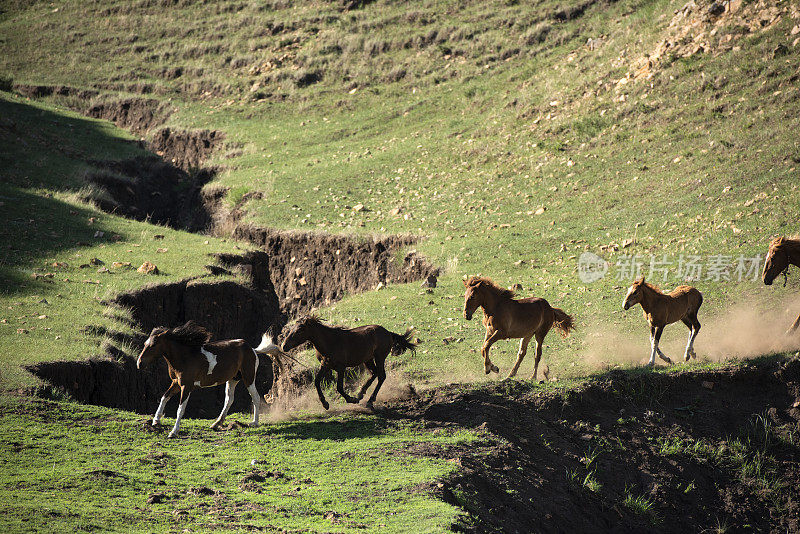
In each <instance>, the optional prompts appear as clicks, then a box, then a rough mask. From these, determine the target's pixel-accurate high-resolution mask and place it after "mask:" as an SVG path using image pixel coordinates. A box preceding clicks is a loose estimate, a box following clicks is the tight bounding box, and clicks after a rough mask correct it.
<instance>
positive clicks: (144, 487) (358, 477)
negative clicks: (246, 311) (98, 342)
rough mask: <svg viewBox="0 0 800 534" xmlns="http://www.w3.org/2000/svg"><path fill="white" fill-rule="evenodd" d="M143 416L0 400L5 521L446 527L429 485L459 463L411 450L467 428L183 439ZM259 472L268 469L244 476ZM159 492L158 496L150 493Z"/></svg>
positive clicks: (311, 426)
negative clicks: (149, 424) (147, 425)
mask: <svg viewBox="0 0 800 534" xmlns="http://www.w3.org/2000/svg"><path fill="white" fill-rule="evenodd" d="M144 422H145V418H144V417H142V416H136V415H131V414H126V413H124V412H119V411H114V410H109V409H104V408H97V407H89V406H82V405H78V404H73V403H69V402H47V401H41V400H27V399H19V398H13V399H12V398H7V397H6V398H3V399H2V415H0V443H2V447H0V450H1V451H2V452H0V457H2V462H3V465H4V466H5V467H4V468H3V469H2V470H0V511H2V513H1V514H0V526H2V528H3V530H4V531H7V532H12V531H14V532H20V531H27V532H40V531H41V532H43V531H48V532H52V531H60V532H65V531H84V530H97V529H101V530H104V531H130V530H131V529H133V530H142V529H144V530H148V531H150V532H173V531H174V530H175V529H178V530H183V529H184V528H190V529H192V530H212V529H223V530H231V531H233V530H243V529H249V528H265V529H267V530H272V529H276V528H278V527H277V525H280V527H281V528H283V529H289V530H292V529H307V531H310V532H328V531H331V530H335V531H338V532H358V531H363V530H364V529H367V530H370V531H374V530H381V531H383V532H408V531H409V530H414V531H415V532H440V531H442V530H444V529H446V527H447V526H448V525H449V524H450V523H451V522H452V521H453V520H454V519H455V517H456V514H457V512H458V510H457V509H456V508H454V507H452V506H450V505H447V504H445V503H443V502H441V501H439V500H438V499H435V498H433V497H432V496H430V494H429V493H428V492H427V490H426V488H427V484H428V483H429V481H431V480H433V479H436V478H440V477H443V476H445V475H446V474H448V473H450V472H451V471H452V470H453V469H454V464H452V463H450V462H447V461H445V460H442V459H436V458H429V457H421V456H418V455H414V454H412V453H410V452H408V448H409V446H410V445H412V444H420V443H424V444H426V445H428V446H430V447H438V448H440V449H441V450H446V449H447V448H448V447H451V446H456V445H465V444H468V443H469V442H470V441H471V440H472V439H473V437H472V435H470V434H468V433H465V432H461V431H456V432H450V431H440V432H436V433H432V432H430V431H425V430H424V429H423V428H422V427H421V426H420V425H418V424H417V423H413V422H408V421H405V422H403V421H400V422H388V421H386V420H384V419H382V418H377V417H372V416H362V415H355V414H353V415H350V414H343V415H339V416H335V417H329V418H325V419H318V420H317V419H313V418H311V419H304V420H295V421H287V422H282V423H272V424H268V425H262V426H261V427H259V428H257V429H250V428H247V429H239V430H231V431H228V432H220V433H217V432H214V431H212V430H211V429H210V428H209V426H210V423H211V421H205V420H189V421H186V422H185V423H184V425H183V426H182V428H181V433H182V436H183V437H182V439H178V440H167V439H166V433H162V434H153V433H150V432H144V431H143V430H142V424H143V423H144ZM166 423H169V421H165V424H166ZM109 450H113V451H114V453H113V454H109V453H108V451H109ZM253 473H255V474H257V475H260V476H261V478H255V479H250V480H246V479H245V477H247V476H248V475H250V474H253ZM153 494H163V495H164V497H163V498H164V502H161V503H154V504H148V502H147V501H148V498H149V497H150V496H151V495H153Z"/></svg>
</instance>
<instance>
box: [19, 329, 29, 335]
mask: <svg viewBox="0 0 800 534" xmlns="http://www.w3.org/2000/svg"><path fill="white" fill-rule="evenodd" d="M29 333H30V330H28V329H27V328H17V334H29Z"/></svg>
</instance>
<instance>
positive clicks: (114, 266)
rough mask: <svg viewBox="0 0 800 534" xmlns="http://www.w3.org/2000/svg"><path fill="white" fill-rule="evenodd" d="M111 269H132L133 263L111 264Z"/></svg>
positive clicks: (119, 262) (120, 262) (118, 262)
mask: <svg viewBox="0 0 800 534" xmlns="http://www.w3.org/2000/svg"><path fill="white" fill-rule="evenodd" d="M111 267H112V268H114V269H119V268H122V267H126V268H128V269H130V268H131V262H129V261H115V262H114V263H112V264H111Z"/></svg>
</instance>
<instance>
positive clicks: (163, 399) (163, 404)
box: [153, 395, 169, 426]
mask: <svg viewBox="0 0 800 534" xmlns="http://www.w3.org/2000/svg"><path fill="white" fill-rule="evenodd" d="M168 400H169V399H168V398H167V396H166V395H164V396H163V397H161V402H160V403H159V404H158V409H157V410H156V414H155V415H154V416H153V426H156V425H158V424H160V423H161V418H162V417H163V416H164V408H166V407H167V401H168Z"/></svg>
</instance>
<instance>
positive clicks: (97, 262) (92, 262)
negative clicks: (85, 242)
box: [89, 258, 105, 265]
mask: <svg viewBox="0 0 800 534" xmlns="http://www.w3.org/2000/svg"><path fill="white" fill-rule="evenodd" d="M89 264H90V265H105V262H103V260H101V259H99V258H92V259H91V260H89Z"/></svg>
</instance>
